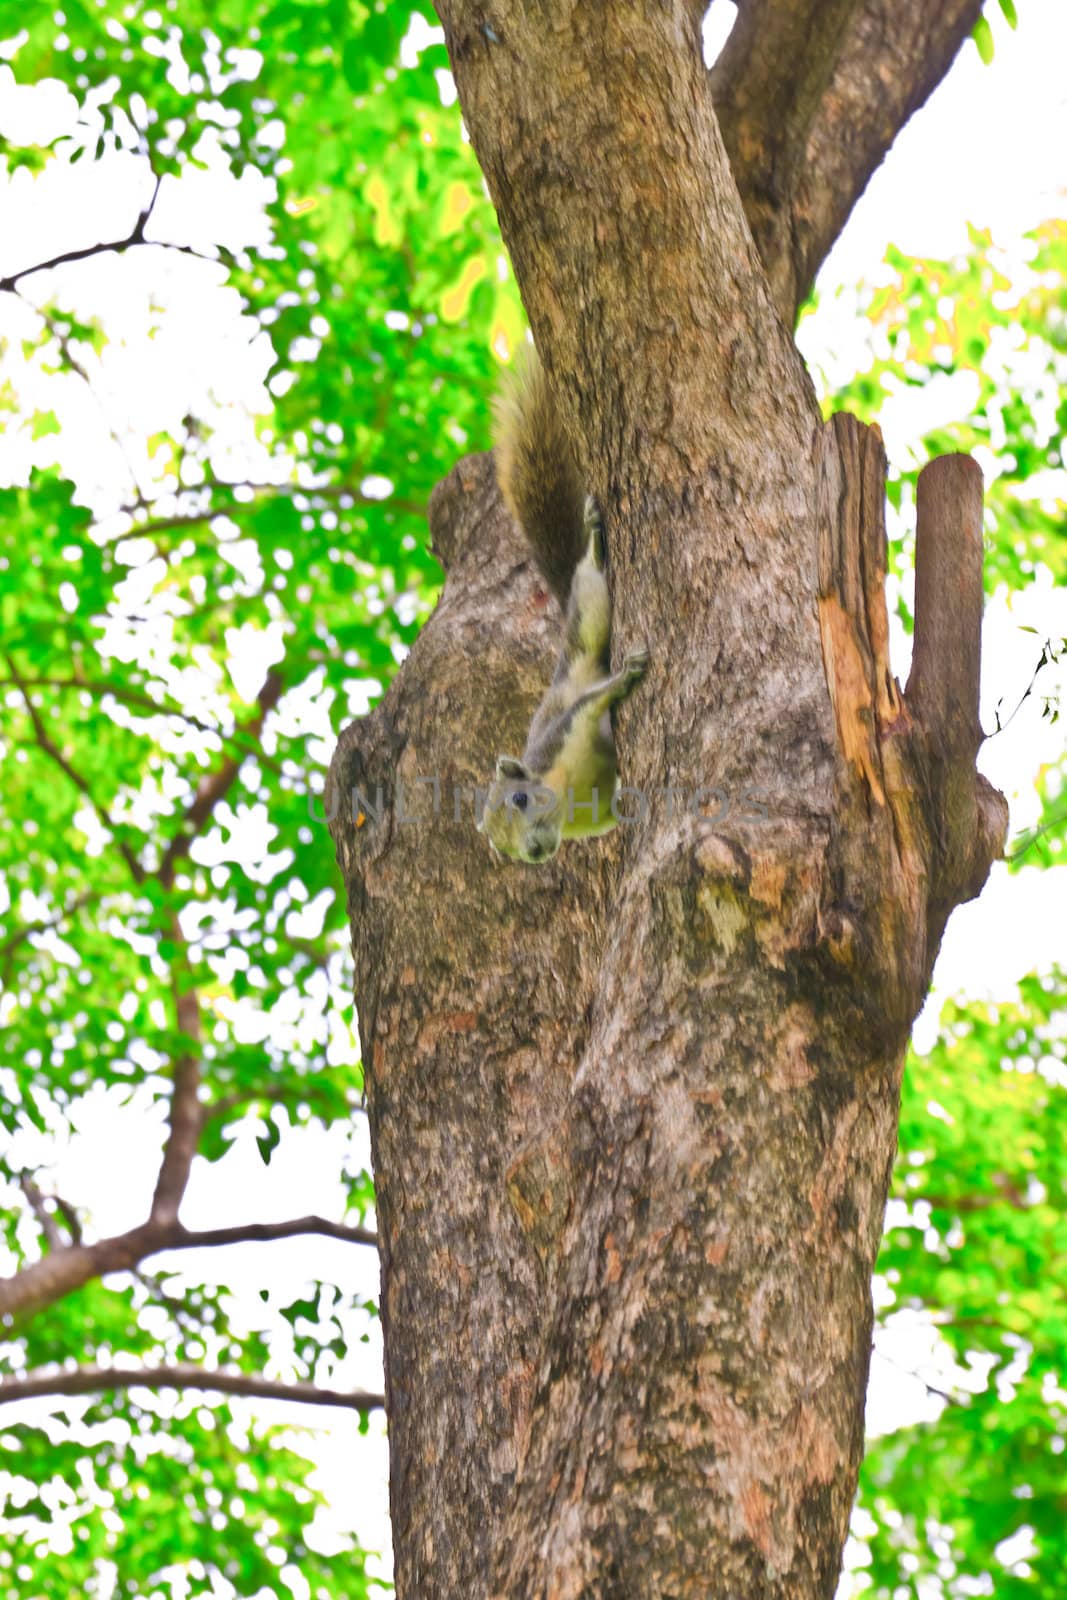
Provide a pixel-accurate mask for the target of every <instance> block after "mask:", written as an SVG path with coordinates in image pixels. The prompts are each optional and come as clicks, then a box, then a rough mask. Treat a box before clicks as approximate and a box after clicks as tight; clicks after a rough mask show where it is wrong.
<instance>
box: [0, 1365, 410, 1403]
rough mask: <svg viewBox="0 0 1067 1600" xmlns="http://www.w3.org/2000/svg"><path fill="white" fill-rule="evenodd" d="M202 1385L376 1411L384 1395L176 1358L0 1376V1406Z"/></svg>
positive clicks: (262, 1396) (265, 1397)
mask: <svg viewBox="0 0 1067 1600" xmlns="http://www.w3.org/2000/svg"><path fill="white" fill-rule="evenodd" d="M135 1388H141V1389H179V1390H184V1389H208V1390H211V1389H213V1390H217V1391H218V1393H220V1394H239V1395H246V1396H248V1397H249V1398H251V1399H258V1400H292V1401H295V1402H297V1403H299V1404H300V1405H305V1406H343V1407H345V1408H347V1409H348V1410H350V1411H378V1410H381V1408H382V1407H383V1406H384V1405H385V1397H384V1395H380V1394H367V1393H365V1392H363V1391H362V1390H359V1389H353V1390H351V1391H349V1390H346V1389H322V1388H320V1387H319V1386H318V1385H317V1384H314V1383H276V1382H274V1381H273V1380H272V1379H270V1378H261V1377H258V1376H257V1375H256V1374H254V1373H249V1372H205V1371H204V1370H203V1369H202V1368H200V1367H194V1366H187V1365H184V1364H181V1363H176V1364H175V1365H174V1366H166V1367H76V1368H75V1369H74V1370H73V1371H68V1372H41V1371H39V1370H33V1371H30V1372H27V1373H25V1374H24V1376H22V1377H21V1378H4V1379H3V1380H2V1381H0V1405H4V1404H7V1403H10V1402H11V1401H13V1400H35V1399H41V1398H44V1397H47V1396H51V1395H78V1394H94V1393H97V1392H98V1391H104V1390H109V1389H135Z"/></svg>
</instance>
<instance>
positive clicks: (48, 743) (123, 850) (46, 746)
mask: <svg viewBox="0 0 1067 1600" xmlns="http://www.w3.org/2000/svg"><path fill="white" fill-rule="evenodd" d="M4 659H5V661H6V662H7V667H8V671H9V672H10V674H11V676H12V678H13V679H14V681H15V683H16V685H17V687H18V690H19V693H20V694H21V695H22V698H23V701H24V702H25V705H26V710H27V712H28V713H29V717H30V721H31V722H32V724H33V731H34V733H35V735H36V738H37V743H38V745H39V746H40V748H41V750H42V751H43V752H44V754H45V755H46V756H47V757H48V758H49V760H50V761H54V762H55V764H56V766H57V767H58V768H59V769H60V771H61V772H62V773H63V774H64V775H65V776H66V777H67V778H69V780H70V782H71V783H72V784H73V785H74V787H75V788H76V789H77V790H78V791H79V793H81V794H83V795H84V796H85V798H86V800H88V802H89V804H90V805H91V806H92V808H93V810H94V811H95V812H96V815H97V817H98V818H99V820H100V822H101V823H102V824H103V826H104V827H105V828H106V829H107V830H108V832H109V833H110V834H111V835H112V837H113V838H114V840H115V843H116V845H117V846H118V849H119V854H120V855H121V856H122V859H123V860H124V861H125V863H126V865H127V866H128V867H129V869H130V873H131V875H132V877H133V880H134V882H135V883H143V882H144V878H145V871H144V868H143V867H142V865H141V863H140V862H139V861H138V859H137V857H136V856H135V855H134V853H133V851H132V850H131V849H130V847H129V845H128V844H126V842H125V841H124V840H123V839H121V838H120V837H119V831H118V826H117V824H116V823H115V822H114V821H112V818H111V815H110V813H109V812H108V811H107V809H106V808H105V807H104V806H103V805H101V804H100V802H99V800H97V799H96V797H95V795H94V794H93V791H92V789H91V788H90V787H89V784H88V782H87V781H86V779H85V778H83V777H82V776H81V774H80V773H79V772H77V771H76V770H75V769H74V767H72V766H71V764H70V762H69V761H68V760H67V758H66V756H65V755H64V754H63V752H62V751H61V750H60V749H59V747H58V745H56V744H55V743H54V741H53V740H52V738H51V736H50V735H49V733H48V730H47V728H46V727H45V725H44V722H43V720H42V718H41V714H40V712H39V711H38V710H37V707H36V706H35V705H34V703H33V701H32V699H31V698H30V693H29V690H28V689H27V687H26V684H25V682H24V680H23V678H22V676H21V674H20V672H19V670H18V668H17V667H16V665H15V663H14V661H13V660H12V658H11V656H5V657H4Z"/></svg>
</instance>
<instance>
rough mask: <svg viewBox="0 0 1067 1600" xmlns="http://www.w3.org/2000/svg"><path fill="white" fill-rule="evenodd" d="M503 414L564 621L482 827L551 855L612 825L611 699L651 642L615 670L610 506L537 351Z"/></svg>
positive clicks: (499, 415)
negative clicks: (585, 470)
mask: <svg viewBox="0 0 1067 1600" xmlns="http://www.w3.org/2000/svg"><path fill="white" fill-rule="evenodd" d="M494 423H495V427H494V444H495V446H496V471H497V479H498V481H499V484H500V491H501V494H502V495H503V498H504V503H505V505H506V506H507V508H508V510H509V511H510V512H511V514H512V516H513V517H514V518H515V520H516V521H517V522H518V524H519V526H520V527H521V528H522V531H523V533H524V534H525V536H526V539H527V542H528V543H529V545H530V548H531V550H532V552H533V556H534V560H535V561H536V563H537V566H538V568H539V570H540V572H541V574H542V576H543V578H544V579H545V582H546V583H547V584H548V586H549V588H550V589H551V590H552V592H553V593H554V594H555V596H556V598H557V599H558V601H559V603H560V605H561V606H562V607H563V611H564V615H565V618H566V622H565V630H564V638H563V647H562V649H561V651H560V654H559V660H558V662H557V664H556V671H555V675H554V676H553V679H552V683H551V686H550V687H549V689H548V691H547V692H546V694H545V697H544V699H543V700H542V701H541V704H540V705H539V706H538V708H537V710H536V712H535V713H534V717H533V721H532V722H531V724H530V731H529V733H528V735H527V738H526V748H525V749H524V751H523V753H522V758H521V759H520V758H519V757H517V756H500V757H499V758H498V759H497V764H496V775H495V777H494V779H493V782H492V784H491V785H490V787H489V791H488V794H487V796H486V803H485V808H484V810H483V812H482V816H481V820H480V821H479V823H478V828H479V831H480V832H482V833H484V834H485V835H486V836H487V837H488V839H489V842H490V844H491V845H492V846H493V848H494V850H496V851H497V853H498V854H499V855H503V856H510V857H511V858H512V859H513V860H516V861H525V862H530V863H541V862H544V861H548V860H550V859H551V858H552V856H554V855H555V853H556V851H557V850H558V849H559V846H560V843H561V841H562V840H563V839H588V838H593V837H595V836H597V835H599V834H602V833H608V832H609V831H610V830H611V829H612V828H614V826H615V824H616V821H617V818H616V817H615V815H614V813H613V809H612V800H613V798H614V794H615V779H616V774H617V767H616V759H615V737H614V734H613V732H612V726H611V708H612V706H614V705H618V704H619V702H620V701H622V700H625V699H626V697H627V695H628V694H630V693H631V691H632V690H633V688H634V687H635V685H636V684H638V683H640V681H641V679H642V678H643V677H644V675H645V672H646V670H647V667H648V652H647V651H646V650H638V651H634V652H633V653H632V654H630V655H628V656H627V657H626V659H625V661H624V663H623V666H622V668H621V670H620V671H619V672H615V673H613V672H612V670H611V601H610V599H609V596H608V585H607V578H606V576H605V571H604V564H605V548H604V533H603V529H602V526H601V522H600V515H599V512H598V511H597V507H596V503H595V501H594V500H593V499H592V497H591V496H589V495H587V494H586V493H585V491H584V488H583V485H582V482H581V477H580V474H579V471H578V465H577V462H576V461H575V459H574V455H573V452H572V450H571V446H570V443H569V441H568V439H567V437H566V435H565V434H564V432H563V429H562V427H561V426H560V421H559V416H558V413H557V411H556V407H555V403H554V401H553V399H552V393H551V390H550V389H549V386H548V379H547V377H546V376H545V373H544V369H543V368H542V366H541V364H540V361H539V360H538V358H537V354H536V351H532V350H531V351H529V352H528V354H527V357H526V359H525V360H524V361H523V362H522V363H521V365H519V366H518V367H517V369H515V370H513V372H512V374H511V375H510V377H509V378H508V379H507V380H505V383H504V385H503V386H502V387H501V390H500V393H499V394H498V397H497V401H496V406H495V411H494Z"/></svg>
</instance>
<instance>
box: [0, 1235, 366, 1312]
mask: <svg viewBox="0 0 1067 1600" xmlns="http://www.w3.org/2000/svg"><path fill="white" fill-rule="evenodd" d="M305 1234H322V1235H323V1236H324V1237H325V1238H328V1239H340V1240H342V1241H343V1242H344V1243H346V1244H359V1245H376V1244H377V1242H378V1241H377V1237H376V1235H375V1234H374V1233H372V1232H371V1231H370V1229H368V1228H349V1227H346V1226H345V1225H344V1224H343V1223H339V1222H330V1221H329V1220H328V1219H327V1218H325V1217H314V1216H312V1217H298V1218H296V1219H294V1220H292V1221H289V1222H267V1223H248V1224H238V1225H237V1226H235V1227H232V1228H208V1229H202V1230H199V1231H198V1230H194V1229H187V1228H183V1227H182V1226H181V1224H180V1223H177V1222H175V1223H173V1224H172V1225H170V1226H166V1225H161V1224H159V1223H158V1222H147V1223H143V1224H142V1225H141V1226H140V1227H138V1228H131V1229H130V1230H129V1231H128V1232H127V1233H120V1234H114V1235H112V1237H110V1238H108V1239H100V1240H98V1242H97V1243H96V1244H88V1245H87V1244H81V1243H78V1244H73V1245H68V1246H67V1247H66V1248H65V1249H60V1250H56V1251H54V1252H53V1253H52V1254H51V1255H47V1256H43V1257H42V1258H41V1259H40V1260H39V1261H35V1262H33V1263H32V1264H31V1265H30V1266H28V1267H24V1268H23V1269H22V1271H21V1272H16V1273H15V1274H14V1275H13V1276H12V1277H10V1278H0V1318H3V1317H14V1316H21V1315H25V1314H26V1313H28V1312H33V1311H36V1310H39V1309H40V1308H41V1307H42V1306H46V1305H52V1304H53V1303H54V1302H55V1301H56V1300H60V1299H62V1298H63V1296H64V1295H67V1294H71V1293H73V1292H74V1290H75V1289H80V1288H81V1287H82V1285H83V1284H86V1283H89V1282H91V1281H92V1279H94V1278H101V1277H104V1276H106V1275H107V1274H108V1273H109V1272H132V1271H134V1270H135V1269H136V1268H137V1267H138V1266H139V1265H140V1263H141V1262H142V1261H144V1260H146V1259H147V1258H148V1257H149V1256H154V1255H159V1254H161V1253H162V1252H163V1251H165V1250H199V1249H209V1248H212V1247H214V1246H216V1245H227V1244H269V1243H273V1242H274V1241H275V1240H278V1239H292V1238H299V1237H301V1236H303V1235H305Z"/></svg>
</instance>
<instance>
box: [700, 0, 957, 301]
mask: <svg viewBox="0 0 1067 1600" xmlns="http://www.w3.org/2000/svg"><path fill="white" fill-rule="evenodd" d="M981 9H982V0H942V3H941V4H939V5H930V4H929V3H928V0H747V3H746V4H745V5H742V6H741V7H740V9H739V14H738V18H737V22H736V24H735V25H734V29H733V32H732V33H731V34H730V37H729V39H728V40H727V42H726V45H725V47H724V49H723V52H722V55H721V56H720V57H719V59H718V61H717V62H716V63H715V66H714V68H713V69H712V75H711V85H712V96H713V98H714V101H715V109H716V114H717V116H718V119H719V126H720V128H721V130H722V135H723V139H724V141H725V144H726V148H727V151H728V152H729V155H730V162H731V166H732V167H733V172H734V177H735V179H736V181H737V186H738V189H739V190H740V193H741V198H742V201H743V202H744V207H745V212H746V215H747V217H748V220H749V225H750V226H751V228H752V232H753V234H754V236H755V239H756V244H757V246H758V247H759V252H760V255H761V256H762V258H763V264H764V266H765V268H766V270H767V276H768V278H769V279H770V282H771V288H772V291H773V293H774V297H775V300H776V302H777V305H778V309H779V311H780V312H781V313H782V316H783V318H784V320H785V321H786V322H787V324H789V325H790V326H791V325H792V323H793V322H794V320H795V318H796V312H797V307H798V306H799V305H800V303H801V301H802V300H803V299H804V298H805V296H806V295H807V294H808V292H809V290H810V288H811V285H812V282H813V281H814V278H815V274H816V273H817V271H818V269H819V267H820V266H821V264H822V262H823V261H824V260H825V258H826V256H827V255H828V254H829V252H830V249H831V247H832V246H833V244H834V241H835V240H836V239H837V237H838V235H839V234H840V233H841V230H842V229H843V227H844V225H845V223H846V222H847V220H848V218H849V216H850V214H851V212H852V208H853V206H854V205H855V204H856V201H857V200H858V199H859V197H860V195H861V194H862V193H863V191H864V189H865V188H866V186H867V182H868V180H869V179H870V177H871V174H872V173H873V172H874V171H875V169H876V168H877V167H878V166H879V165H880V164H881V162H882V160H883V159H884V157H885V154H886V152H887V151H888V149H889V147H890V146H891V145H892V143H893V140H894V139H895V138H896V136H897V134H898V133H899V131H900V129H901V128H902V127H903V125H904V123H905V122H907V120H908V118H909V117H910V116H912V114H913V113H914V112H915V111H917V110H918V108H919V107H920V106H921V105H923V104H924V103H925V101H926V100H927V99H928V98H929V96H930V94H931V93H932V92H933V90H934V89H935V88H936V87H937V85H938V84H939V83H940V82H941V80H942V78H943V77H944V76H945V74H946V72H947V71H948V69H949V67H950V66H951V65H952V63H953V61H954V60H955V58H956V54H957V52H958V50H959V48H960V46H961V44H962V43H963V41H964V40H965V39H966V38H967V36H968V34H969V33H970V32H971V29H972V28H973V27H974V24H975V21H976V19H977V17H978V16H979V14H980V12H981Z"/></svg>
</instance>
